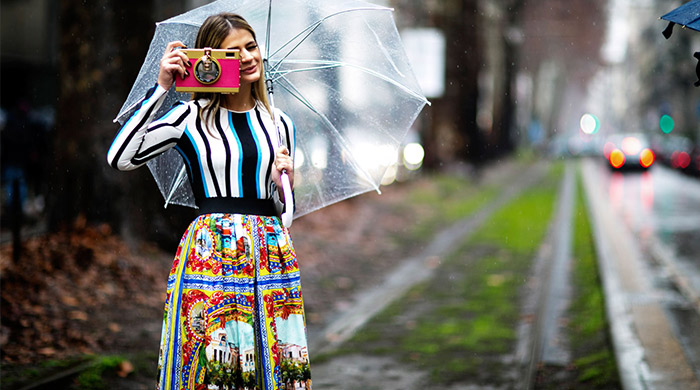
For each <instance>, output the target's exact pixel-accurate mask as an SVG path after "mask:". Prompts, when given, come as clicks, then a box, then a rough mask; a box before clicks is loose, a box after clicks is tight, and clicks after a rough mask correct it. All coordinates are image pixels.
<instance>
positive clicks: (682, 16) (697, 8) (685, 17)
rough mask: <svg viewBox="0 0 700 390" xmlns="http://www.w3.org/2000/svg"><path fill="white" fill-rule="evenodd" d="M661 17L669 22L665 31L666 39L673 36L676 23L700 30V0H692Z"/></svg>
mask: <svg viewBox="0 0 700 390" xmlns="http://www.w3.org/2000/svg"><path fill="white" fill-rule="evenodd" d="M661 19H663V20H667V21H668V22H669V24H668V27H666V29H665V30H664V32H663V34H664V36H665V37H666V39H668V38H669V37H670V36H671V33H672V32H673V26H674V24H680V25H681V26H683V27H688V28H691V29H693V30H695V31H700V0H691V1H689V2H687V3H685V4H683V5H682V6H680V7H678V8H676V9H674V10H673V11H671V12H669V13H667V14H666V15H664V16H662V17H661Z"/></svg>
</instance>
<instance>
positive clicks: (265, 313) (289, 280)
mask: <svg viewBox="0 0 700 390" xmlns="http://www.w3.org/2000/svg"><path fill="white" fill-rule="evenodd" d="M158 366H159V367H158V368H159V371H160V376H159V380H158V387H157V388H158V389H161V390H166V389H167V390H181V389H187V390H194V389H197V390H200V389H250V390H252V389H259V390H272V389H310V388H311V380H310V372H309V356H308V350H307V343H306V327H305V320H304V307H303V302H302V295H301V284H300V278H299V268H298V264H297V260H296V255H295V253H294V248H293V246H292V242H291V239H290V236H289V232H288V231H287V229H286V228H284V227H283V226H282V225H281V224H280V221H279V218H276V217H261V216H254V215H239V214H205V215H200V216H199V217H197V218H196V219H195V220H194V221H193V222H192V224H191V225H190V226H189V228H188V229H187V231H186V232H185V234H184V236H183V237H182V240H181V241H180V245H179V247H178V250H177V254H176V255H175V261H174V262H173V267H172V269H171V271H170V276H169V278H168V288H167V299H166V304H165V316H164V320H163V331H162V334H161V344H160V358H159V362H158Z"/></svg>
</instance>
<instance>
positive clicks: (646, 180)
mask: <svg viewBox="0 0 700 390" xmlns="http://www.w3.org/2000/svg"><path fill="white" fill-rule="evenodd" d="M601 165H602V166H601V167H600V173H601V174H600V176H599V177H600V178H601V179H602V182H601V185H602V187H603V190H604V191H607V193H608V197H609V200H610V203H611V205H612V208H613V210H614V211H615V213H616V214H617V216H619V218H620V220H619V222H620V223H624V224H625V225H626V226H627V227H628V228H629V229H630V230H632V231H633V232H634V233H635V234H636V236H637V237H638V238H639V239H640V240H641V241H644V242H643V244H646V246H647V248H649V242H654V241H656V242H657V243H658V244H659V245H661V246H662V250H663V251H664V253H665V255H666V256H667V257H668V258H669V259H668V260H669V261H670V262H671V264H669V266H671V267H673V268H674V269H675V272H677V273H679V274H680V275H679V276H682V278H683V279H684V283H687V284H688V285H687V286H685V288H687V289H688V290H689V291H687V293H689V294H691V297H690V298H691V300H697V298H698V297H699V296H700V295H699V293H700V180H698V179H696V178H693V177H688V176H686V175H683V174H681V173H679V172H677V171H674V170H671V169H669V168H667V167H665V166H662V165H656V166H654V167H653V168H652V169H650V170H648V171H646V172H612V171H610V170H609V169H607V166H605V165H604V164H601ZM649 249H650V250H652V251H653V250H654V249H656V248H649ZM695 303H696V304H698V303H699V302H695ZM698 308H699V309H700V307H698Z"/></svg>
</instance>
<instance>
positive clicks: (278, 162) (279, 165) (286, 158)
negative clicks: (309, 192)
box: [272, 146, 294, 201]
mask: <svg viewBox="0 0 700 390" xmlns="http://www.w3.org/2000/svg"><path fill="white" fill-rule="evenodd" d="M274 164H275V166H274V169H273V170H272V180H273V181H274V182H275V184H277V188H279V189H280V198H282V201H284V193H283V191H282V180H281V176H282V172H283V171H286V172H287V175H288V176H289V184H291V186H292V188H294V160H293V159H292V157H291V156H290V155H289V150H288V149H287V148H286V147H284V146H282V147H281V148H280V149H279V150H278V151H277V154H276V155H275V163H274Z"/></svg>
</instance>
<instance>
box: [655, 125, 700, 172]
mask: <svg viewBox="0 0 700 390" xmlns="http://www.w3.org/2000/svg"><path fill="white" fill-rule="evenodd" d="M654 152H655V153H656V159H657V161H658V162H659V163H662V164H664V165H667V166H669V167H670V168H672V169H675V170H679V171H681V172H683V173H687V174H690V175H694V176H697V175H700V145H696V144H694V143H693V141H691V140H690V139H689V138H687V137H684V136H678V135H670V134H668V135H663V136H659V137H657V139H655V140H654Z"/></svg>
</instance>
